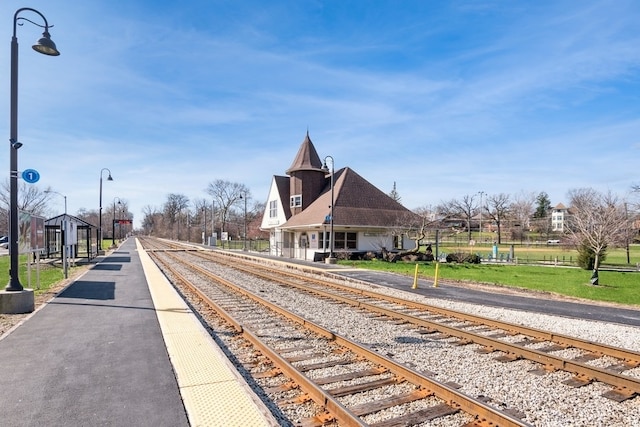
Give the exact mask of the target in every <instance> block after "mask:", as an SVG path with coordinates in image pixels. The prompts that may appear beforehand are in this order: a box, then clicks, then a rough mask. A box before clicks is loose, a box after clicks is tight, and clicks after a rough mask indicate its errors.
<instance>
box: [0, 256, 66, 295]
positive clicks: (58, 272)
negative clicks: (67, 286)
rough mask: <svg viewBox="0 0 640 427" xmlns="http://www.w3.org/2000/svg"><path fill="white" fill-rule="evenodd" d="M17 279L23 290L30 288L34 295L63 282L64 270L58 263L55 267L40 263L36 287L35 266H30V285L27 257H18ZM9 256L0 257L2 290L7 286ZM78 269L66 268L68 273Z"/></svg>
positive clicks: (0, 285) (0, 286)
mask: <svg viewBox="0 0 640 427" xmlns="http://www.w3.org/2000/svg"><path fill="white" fill-rule="evenodd" d="M19 260H20V262H19V277H20V284H22V286H23V287H24V288H30V289H33V290H34V291H35V293H36V294H38V293H42V292H45V291H47V290H48V289H49V288H51V287H52V286H53V285H55V284H56V283H58V282H60V281H61V280H64V270H63V269H62V267H61V265H60V263H57V264H56V265H55V266H54V265H51V264H45V263H43V262H40V282H39V287H38V282H37V280H36V279H37V275H36V265H35V263H34V264H32V265H31V284H29V279H28V269H27V264H26V263H27V256H26V255H20V258H19ZM9 262H10V259H9V256H8V255H6V256H0V289H4V288H5V287H6V286H7V285H8V284H9ZM77 268H79V267H71V266H69V268H68V273H69V275H71V273H72V272H73V271H74V270H75V269H77Z"/></svg>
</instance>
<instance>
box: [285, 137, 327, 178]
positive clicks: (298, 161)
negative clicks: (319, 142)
mask: <svg viewBox="0 0 640 427" xmlns="http://www.w3.org/2000/svg"><path fill="white" fill-rule="evenodd" d="M303 170H320V171H321V170H322V161H321V160H320V156H318V152H317V151H316V147H314V146H313V143H312V142H311V138H309V131H307V135H306V136H305V138H304V141H302V144H301V145H300V149H299V150H298V154H297V155H296V158H295V159H293V163H291V166H289V169H287V171H286V174H287V175H291V173H292V172H296V171H303Z"/></svg>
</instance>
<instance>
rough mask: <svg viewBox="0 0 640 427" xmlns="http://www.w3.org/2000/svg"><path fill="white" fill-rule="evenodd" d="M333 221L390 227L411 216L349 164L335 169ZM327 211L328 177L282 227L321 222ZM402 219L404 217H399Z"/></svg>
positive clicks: (328, 212) (328, 211) (343, 224)
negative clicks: (309, 203)
mask: <svg viewBox="0 0 640 427" xmlns="http://www.w3.org/2000/svg"><path fill="white" fill-rule="evenodd" d="M334 179H335V182H334V199H335V206H334V209H333V216H334V218H333V223H334V225H339V226H351V227H390V226H393V225H396V224H398V223H399V222H400V221H403V220H406V218H405V217H407V216H408V217H409V218H411V219H413V216H416V217H417V215H416V214H414V213H413V212H411V211H410V210H408V209H407V208H405V207H404V206H402V205H401V204H400V203H398V202H397V201H395V200H393V199H392V198H391V197H389V196H388V195H387V194H385V193H383V192H382V191H380V190H379V189H378V188H376V187H375V186H374V185H373V184H371V183H370V182H369V181H367V180H366V179H364V178H363V177H361V176H360V175H358V174H357V173H356V172H355V171H354V170H353V169H350V168H349V167H345V168H342V169H340V170H338V171H336V172H335V176H334ZM330 213H331V181H330V178H327V185H326V186H325V188H324V189H323V190H322V193H321V194H320V196H319V197H318V198H317V199H316V200H315V201H314V202H313V203H312V204H311V205H309V207H308V208H307V209H305V210H304V211H302V212H300V213H299V214H297V215H294V216H293V217H291V218H290V219H289V220H288V221H287V222H286V223H285V224H283V225H282V228H296V227H302V226H313V225H322V224H323V223H325V218H326V216H327V215H329V214H330ZM403 222H406V221H403Z"/></svg>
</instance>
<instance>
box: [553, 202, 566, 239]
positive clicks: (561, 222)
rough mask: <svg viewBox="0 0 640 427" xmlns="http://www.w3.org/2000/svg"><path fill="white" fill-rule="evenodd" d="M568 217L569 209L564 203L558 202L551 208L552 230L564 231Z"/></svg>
mask: <svg viewBox="0 0 640 427" xmlns="http://www.w3.org/2000/svg"><path fill="white" fill-rule="evenodd" d="M568 219H569V209H568V208H567V207H566V206H565V205H563V204H562V203H558V204H557V205H556V206H555V207H553V208H551V231H555V232H559V233H562V232H564V231H565V226H566V224H567V220H568Z"/></svg>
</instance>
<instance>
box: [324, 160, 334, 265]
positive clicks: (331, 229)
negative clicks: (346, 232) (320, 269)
mask: <svg viewBox="0 0 640 427" xmlns="http://www.w3.org/2000/svg"><path fill="white" fill-rule="evenodd" d="M327 159H331V214H330V215H331V218H330V222H329V224H330V225H329V258H328V259H327V263H329V264H333V263H335V258H334V256H333V246H334V244H335V237H334V235H333V205H334V204H335V203H334V197H333V173H334V161H333V157H331V156H327V157H325V158H324V163H323V164H322V170H323V171H324V172H329V168H328V167H327Z"/></svg>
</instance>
